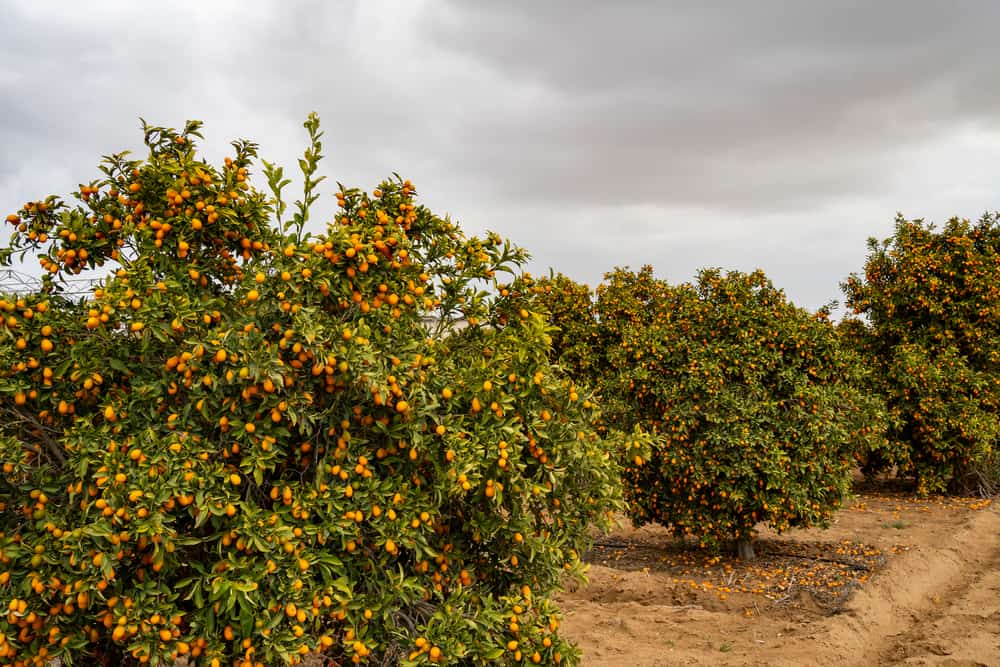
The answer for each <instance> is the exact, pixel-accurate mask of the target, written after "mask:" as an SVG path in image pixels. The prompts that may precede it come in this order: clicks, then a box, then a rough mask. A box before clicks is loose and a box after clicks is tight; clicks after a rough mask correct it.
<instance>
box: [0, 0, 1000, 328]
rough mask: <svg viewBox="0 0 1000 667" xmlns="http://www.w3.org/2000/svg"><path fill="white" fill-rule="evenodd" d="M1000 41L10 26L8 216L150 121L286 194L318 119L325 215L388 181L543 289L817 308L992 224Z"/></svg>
mask: <svg viewBox="0 0 1000 667" xmlns="http://www.w3.org/2000/svg"><path fill="white" fill-rule="evenodd" d="M998 25H1000V3H996V2H992V1H989V0H983V1H981V2H952V3H943V2H914V1H906V2H903V1H899V2H888V1H883V2H847V1H844V0H841V1H838V2H829V1H822V2H820V1H817V2H808V1H802V0H788V1H787V2H754V3H744V2H731V3H721V2H718V3H710V2H694V1H692V2H685V3H681V2H656V1H652V0H651V1H648V2H630V1H621V0H619V1H615V2H611V1H607V2H593V1H589V0H588V1H582V0H574V1H565V2H541V1H540V2H536V1H528V0H523V1H519V0H513V1H505V2H494V1H487V0H480V1H469V0H466V1H462V0H454V1H444V0H440V1H417V0H399V1H397V2H381V1H378V0H366V1H361V0H358V1H357V2H346V1H345V2H338V1H334V0H330V1H325V2H324V1H319V0H316V1H314V2H297V1H295V0H282V1H280V2H278V1H275V2H270V1H265V0H259V1H255V2H237V1H235V0H234V1H229V2H226V1H215V2H201V1H192V2H169V3H147V2H128V1H121V2H103V1H101V0H90V1H88V2H87V3H79V2H76V1H75V0H65V1H64V2H50V1H45V0H5V1H4V2H3V3H2V5H0V146H2V148H0V211H3V213H4V214H6V213H7V212H11V211H13V210H15V209H17V208H18V207H19V206H20V205H21V204H22V203H23V202H24V201H26V200H28V199H35V198H38V197H40V196H43V195H45V194H49V193H67V192H69V191H70V190H71V189H72V188H74V187H75V186H76V184H78V183H81V182H85V181H89V180H91V179H92V178H94V177H96V175H97V172H96V164H97V162H98V161H99V158H100V156H101V155H103V154H107V153H110V152H115V151H118V150H123V149H126V148H130V149H137V148H138V146H139V144H140V140H141V134H140V131H139V120H138V119H139V117H140V116H141V117H143V118H145V119H146V120H148V121H150V122H152V123H155V124H160V125H173V126H179V125H181V124H182V123H183V122H184V120H185V119H188V118H197V119H201V120H203V121H205V123H206V127H205V133H206V141H205V143H204V144H203V146H204V147H205V149H206V151H207V153H208V155H209V156H211V157H212V158H213V159H221V157H222V156H223V155H225V154H226V148H227V147H228V142H229V141H230V140H231V139H234V138H238V137H246V138H250V139H253V140H255V141H257V142H258V143H259V144H260V146H261V153H262V155H263V156H264V157H265V158H267V159H271V160H276V161H278V162H279V163H281V164H284V165H286V166H287V167H289V168H291V167H293V166H294V165H295V159H296V157H297V156H298V154H299V153H301V150H302V149H303V148H304V145H305V144H304V142H305V134H304V131H303V130H302V127H301V123H302V120H303V119H304V118H305V116H306V114H308V113H309V112H310V111H314V110H315V111H317V112H319V114H320V116H321V118H322V121H323V126H324V128H325V130H326V137H325V148H326V154H327V156H328V157H327V159H326V160H325V162H324V165H323V168H322V170H323V173H325V174H327V175H328V176H329V178H330V181H331V182H330V183H329V186H330V187H329V188H328V192H332V191H333V181H341V182H343V183H345V184H348V185H355V186H361V187H368V188H371V187H372V186H374V185H375V184H376V183H377V182H378V181H379V180H380V179H381V178H382V177H383V176H385V175H388V174H389V173H391V172H393V171H397V172H399V173H400V174H402V175H403V176H405V177H408V178H410V179H411V180H413V181H414V183H416V185H417V187H418V190H419V191H420V193H421V195H422V197H423V201H424V202H425V203H427V204H428V205H430V206H431V207H432V208H433V209H434V210H435V211H437V212H438V213H442V214H443V213H449V214H451V215H452V217H453V218H455V219H457V220H458V221H460V222H461V223H462V225H463V227H464V228H465V229H466V230H467V231H469V232H471V233H481V232H483V231H484V230H487V229H492V230H496V231H498V232H500V233H501V234H503V235H504V236H506V237H508V238H510V239H512V240H513V241H515V242H516V243H518V244H520V245H522V246H524V247H526V248H527V249H528V250H529V251H530V252H531V253H532V255H533V258H534V259H533V261H532V264H531V267H530V268H531V269H532V270H533V271H536V272H540V273H541V272H545V271H547V269H548V267H550V266H551V267H555V268H556V269H557V270H561V271H563V272H564V273H567V274H568V275H570V276H571V277H573V278H575V279H577V280H580V281H584V282H588V283H590V284H591V285H592V286H593V285H595V284H596V283H597V282H599V281H600V278H601V276H602V274H603V273H604V272H605V271H607V270H610V269H611V268H612V267H614V266H616V265H618V266H622V265H630V266H632V267H636V268H637V267H639V266H640V265H642V264H645V263H650V264H653V266H654V267H655V268H656V271H657V273H658V274H659V275H660V276H661V277H664V278H667V279H670V280H672V281H681V280H686V279H689V278H690V277H691V276H692V275H693V274H694V272H695V271H696V270H697V269H698V268H700V267H703V266H722V267H725V268H737V269H741V270H750V269H753V268H756V267H760V268H763V269H764V270H765V271H766V272H767V273H768V275H769V276H771V278H772V279H773V280H774V282H775V283H776V284H778V285H779V286H781V287H783V288H785V290H786V292H787V293H788V295H789V296H790V297H791V298H792V300H794V301H795V302H796V303H798V304H800V305H803V306H807V307H810V308H815V307H818V306H820V305H822V304H823V303H825V302H827V301H829V300H831V299H837V298H840V293H839V288H838V284H839V282H840V281H841V280H842V279H843V278H844V277H845V276H846V275H847V274H849V273H850V272H851V271H856V270H858V269H860V267H861V265H862V263H863V261H864V255H865V239H866V238H867V237H869V236H880V237H882V236H886V235H888V234H889V233H891V229H892V222H893V219H894V216H895V214H896V212H897V211H900V212H902V213H903V214H904V215H906V216H907V217H923V218H926V219H931V220H938V221H942V220H944V219H946V218H948V217H950V216H952V215H958V216H961V217H970V218H974V217H978V216H979V215H980V214H982V213H983V212H984V211H985V210H987V209H989V210H993V209H995V208H1000V192H998V188H1000V85H998V84H1000V76H998V75H1000V41H998V40H997V39H996V34H995V31H996V27H997V26H998ZM321 202H322V203H323V205H324V206H323V209H322V210H321V211H320V212H321V213H322V214H323V216H324V218H325V219H329V216H328V215H327V212H329V211H332V210H333V208H334V203H335V200H334V199H333V198H332V197H328V198H325V199H323V200H321ZM4 235H6V233H5V232H4ZM0 242H5V240H4V241H0Z"/></svg>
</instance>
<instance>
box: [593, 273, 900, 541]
mask: <svg viewBox="0 0 1000 667" xmlns="http://www.w3.org/2000/svg"><path fill="white" fill-rule="evenodd" d="M597 294H598V300H597V306H596V308H597V313H598V320H599V322H600V326H601V328H602V329H603V331H604V333H603V334H602V335H603V336H604V338H605V339H606V340H607V341H608V342H609V345H608V348H607V352H606V354H607V361H608V363H607V368H608V369H609V370H608V371H607V374H606V376H605V377H604V379H603V380H602V381H601V385H600V386H601V391H602V392H603V394H604V395H607V396H611V395H615V396H617V397H618V399H617V400H616V401H614V402H612V401H611V400H610V399H609V400H608V401H607V403H606V404H605V408H606V410H607V412H608V414H607V417H608V419H609V421H613V422H615V423H618V424H619V425H620V426H621V427H623V428H625V427H632V426H636V425H638V426H641V427H642V428H644V429H647V430H649V431H651V432H652V433H653V434H654V437H655V439H654V444H653V452H652V455H651V456H650V457H649V460H648V461H646V462H645V463H644V464H643V465H632V466H630V467H629V468H628V470H627V471H626V474H625V496H626V499H627V500H628V501H629V509H630V512H631V515H632V518H633V520H634V521H635V522H636V523H638V524H643V523H648V522H656V523H660V524H662V525H664V526H666V527H667V528H669V529H670V530H672V531H673V532H674V533H675V534H676V535H678V536H681V537H690V538H693V539H694V540H697V541H698V542H700V543H701V544H702V545H704V546H709V547H716V546H718V545H719V544H720V543H723V542H726V543H730V542H735V543H736V546H737V547H738V552H739V553H740V555H741V557H744V558H753V549H752V544H751V539H752V537H753V534H754V527H755V525H756V524H757V523H758V522H767V523H768V524H769V525H770V526H771V527H772V528H773V529H775V530H777V531H779V532H780V531H783V530H785V529H787V528H789V527H791V526H815V525H820V526H821V525H825V524H826V523H827V522H828V520H829V518H830V517H831V515H832V514H833V512H834V510H836V509H837V508H838V507H839V506H840V503H841V499H842V497H843V495H844V494H845V492H846V491H847V490H848V488H849V481H850V470H851V468H852V467H853V465H854V463H855V456H854V454H855V452H856V451H858V450H859V449H865V450H867V449H868V448H870V447H873V446H875V445H876V444H877V441H878V439H879V438H880V437H881V434H882V432H883V429H884V410H883V408H882V404H881V403H880V402H879V401H878V400H877V399H875V398H871V397H869V396H866V395H865V394H864V392H863V391H861V390H860V389H859V386H860V382H861V380H862V378H863V375H864V372H865V371H864V367H863V366H862V364H861V363H860V362H859V357H858V355H856V354H855V353H854V352H853V351H852V350H851V349H849V348H848V347H847V346H844V345H841V344H840V336H839V335H838V334H837V332H836V330H835V329H834V327H833V325H832V324H831V322H830V321H829V320H828V318H827V314H826V312H824V311H820V312H819V313H809V312H807V311H805V310H803V309H801V308H798V307H796V306H794V305H793V304H791V303H789V302H788V301H787V299H786V298H785V295H784V293H783V292H782V291H781V290H779V289H776V288H775V287H774V286H773V285H772V284H771V282H770V281H769V280H768V279H767V278H766V277H765V276H764V274H763V273H762V272H760V271H756V272H754V273H750V274H746V273H740V272H735V271H733V272H729V273H726V274H723V273H721V272H720V271H718V270H704V271H702V272H700V273H699V274H698V276H697V280H696V282H695V283H693V284H682V285H677V286H673V285H669V284H668V283H666V282H664V281H661V280H658V279H656V278H655V277H654V276H653V274H652V268H651V267H648V266H647V267H644V268H643V269H642V270H641V271H640V272H638V273H634V272H631V271H628V270H625V269H617V270H615V271H614V272H612V273H610V274H608V275H607V276H606V278H605V282H604V283H603V284H602V285H601V286H600V287H598V290H597ZM637 463H639V461H637Z"/></svg>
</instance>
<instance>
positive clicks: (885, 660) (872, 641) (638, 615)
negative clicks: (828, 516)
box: [561, 492, 1000, 667]
mask: <svg viewBox="0 0 1000 667" xmlns="http://www.w3.org/2000/svg"><path fill="white" fill-rule="evenodd" d="M602 544H605V545H607V546H606V547H604V548H601V549H598V550H595V552H594V553H592V554H591V556H590V557H591V559H592V560H593V561H595V564H594V565H593V566H592V569H591V577H590V578H591V583H590V585H588V586H587V587H585V588H582V589H580V590H577V591H572V592H567V593H565V594H563V595H562V596H561V605H562V608H563V610H564V611H565V613H566V620H565V623H564V628H565V630H566V632H567V634H568V635H569V636H570V637H572V638H573V639H574V640H575V641H576V642H577V643H578V644H579V645H580V646H581V648H582V649H583V650H584V660H583V664H584V665H585V666H587V667H603V666H608V667H614V666H616V665H623V666H625V665H627V666H628V667H654V666H656V667H667V666H672V665H762V666H763V665H768V666H770V665H779V666H780V665H787V666H792V665H795V666H798V665H822V666H824V667H847V666H850V665H858V666H862V665H864V666H868V665H939V666H944V665H948V666H949V667H965V666H973V665H987V666H989V667H994V666H998V667H1000V510H998V508H997V507H995V506H993V505H991V504H989V503H988V502H984V501H977V500H975V499H936V500H929V501H919V500H915V499H913V498H911V497H908V496H906V495H905V494H901V493H889V492H886V493H872V494H865V495H861V496H858V497H857V498H856V499H855V500H854V501H853V502H852V503H851V504H850V505H849V507H847V508H845V509H844V510H842V511H841V512H839V513H838V515H837V519H836V521H835V523H834V525H833V526H832V527H831V528H830V529H829V530H827V531H820V530H799V531H793V532H792V533H790V534H787V535H784V536H773V535H768V534H766V533H765V534H763V535H762V541H761V543H760V544H761V548H759V549H758V552H759V553H760V554H761V558H760V562H758V563H755V564H753V565H752V566H747V565H745V564H742V563H739V562H738V561H732V560H729V559H721V560H714V559H707V558H705V557H704V555H702V554H698V553H697V552H690V551H682V550H679V549H678V547H677V545H676V543H674V542H673V541H672V540H671V539H670V538H669V536H668V535H666V534H665V532H664V531H663V530H662V529H660V528H658V527H649V526H647V527H644V528H642V529H638V530H635V529H632V528H630V527H628V526H624V525H623V526H622V527H621V528H620V529H619V530H617V531H615V532H614V533H613V534H612V535H611V536H610V537H609V538H605V539H604V540H602Z"/></svg>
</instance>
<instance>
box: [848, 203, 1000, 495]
mask: <svg viewBox="0 0 1000 667" xmlns="http://www.w3.org/2000/svg"><path fill="white" fill-rule="evenodd" d="M868 249H869V254H868V258H867V261H866V262H865V270H864V275H851V276H850V277H849V278H848V279H847V281H846V282H845V283H844V284H843V289H844V292H845V293H846V295H847V304H848V306H850V307H851V308H853V310H854V313H855V314H858V315H862V316H863V318H864V319H863V320H857V321H856V323H855V324H854V327H853V328H854V331H853V335H852V337H853V340H854V341H856V343H857V344H858V346H859V349H861V350H862V351H863V352H864V354H866V355H867V356H868V358H869V359H871V362H872V364H873V365H874V366H875V367H876V368H877V369H878V372H877V373H876V374H875V378H877V380H878V387H879V389H880V390H881V392H882V393H883V394H884V396H885V399H886V401H887V403H888V406H889V414H890V428H889V432H888V435H889V437H888V441H889V446H888V447H887V448H885V449H882V450H877V451H876V452H874V454H875V456H874V458H873V460H871V461H869V465H868V468H869V470H870V471H871V472H877V471H878V470H879V469H884V468H891V467H893V466H896V467H897V468H898V470H899V472H900V473H901V474H904V475H912V476H914V477H916V481H917V490H918V492H919V493H920V494H921V495H926V494H928V493H934V492H939V491H944V490H946V489H947V488H948V487H949V486H951V487H952V489H953V490H959V491H969V490H983V491H986V492H995V491H997V490H998V488H1000V473H998V472H997V463H996V460H997V459H996V453H995V451H994V450H995V447H996V445H995V443H996V442H997V439H998V438H1000V216H998V214H988V215H985V216H983V218H982V219H980V220H979V221H978V222H976V223H970V222H969V221H968V220H959V219H958V218H953V219H952V220H949V221H948V222H947V223H946V224H945V225H944V226H943V227H941V228H940V229H938V228H936V227H935V226H934V225H932V224H930V223H925V222H924V221H923V220H906V219H904V218H902V217H899V218H897V220H896V230H895V233H894V234H893V236H892V237H891V238H888V239H885V240H884V241H882V242H879V241H878V240H876V239H870V240H869V242H868Z"/></svg>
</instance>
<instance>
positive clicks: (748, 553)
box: [736, 540, 756, 561]
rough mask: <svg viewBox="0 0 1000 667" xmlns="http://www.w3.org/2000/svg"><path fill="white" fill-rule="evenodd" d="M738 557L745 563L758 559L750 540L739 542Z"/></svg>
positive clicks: (737, 545)
mask: <svg viewBox="0 0 1000 667" xmlns="http://www.w3.org/2000/svg"><path fill="white" fill-rule="evenodd" d="M736 555H737V556H738V557H739V559H740V560H745V561H751V560H753V559H754V558H756V556H755V555H754V552H753V543H751V542H750V540H737V541H736Z"/></svg>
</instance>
